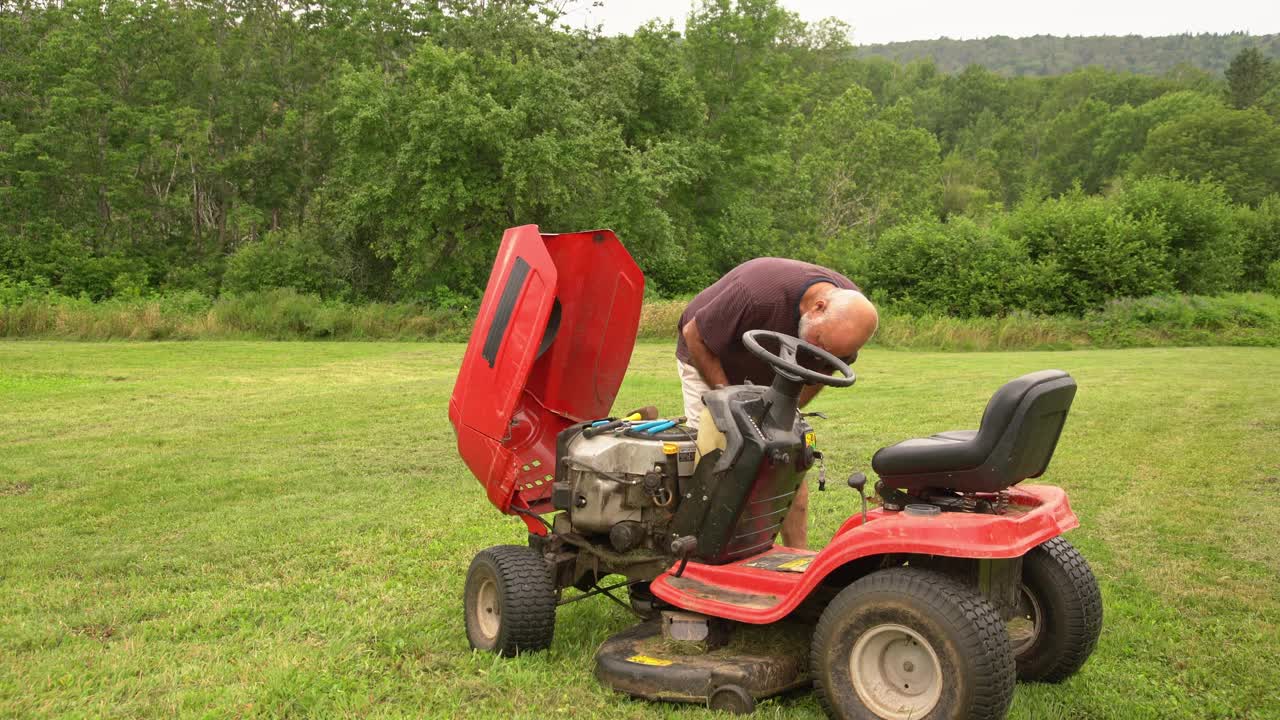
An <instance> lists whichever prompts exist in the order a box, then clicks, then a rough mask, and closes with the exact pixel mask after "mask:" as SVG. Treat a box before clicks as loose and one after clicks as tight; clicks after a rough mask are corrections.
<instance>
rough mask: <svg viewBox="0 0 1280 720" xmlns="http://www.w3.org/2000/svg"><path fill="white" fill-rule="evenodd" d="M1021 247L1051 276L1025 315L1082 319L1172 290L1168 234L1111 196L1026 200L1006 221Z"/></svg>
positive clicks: (1152, 219)
mask: <svg viewBox="0 0 1280 720" xmlns="http://www.w3.org/2000/svg"><path fill="white" fill-rule="evenodd" d="M1001 227H1002V228H1003V230H1004V231H1005V232H1006V233H1008V235H1009V236H1010V237H1012V238H1014V239H1015V240H1018V241H1020V242H1022V243H1023V244H1024V245H1025V247H1026V249H1027V251H1028V253H1029V256H1030V258H1031V260H1032V261H1033V262H1036V263H1039V264H1040V266H1041V267H1040V269H1039V271H1038V272H1039V273H1043V275H1042V276H1041V277H1044V278H1046V279H1045V280H1044V281H1043V282H1041V283H1040V284H1039V290H1040V291H1039V292H1038V293H1036V294H1033V295H1031V296H1029V298H1028V302H1027V304H1026V305H1025V307H1026V309H1028V310H1033V311H1036V312H1046V313H1058V312H1073V313H1079V312H1083V311H1086V310H1090V309H1093V308H1097V307H1100V306H1101V305H1102V304H1103V303H1104V302H1106V301H1107V300H1110V299H1112V298H1117V297H1136V296H1142V295H1151V294H1155V293H1164V292H1169V291H1170V290H1172V289H1173V282H1172V279H1171V276H1170V273H1169V271H1168V269H1167V267H1166V258H1167V249H1166V248H1167V245H1168V231H1167V230H1166V229H1165V227H1164V225H1163V224H1162V222H1161V221H1160V219H1159V218H1158V217H1155V216H1153V215H1151V214H1146V215H1140V216H1134V215H1130V214H1126V213H1125V212H1124V211H1123V210H1122V209H1121V208H1120V207H1118V206H1117V205H1116V204H1115V203H1114V202H1112V201H1111V200H1109V199H1107V198H1101V197H1091V196H1086V195H1084V194H1083V193H1082V192H1080V191H1079V189H1077V190H1074V191H1072V192H1070V193H1068V194H1066V195H1064V196H1062V197H1061V198H1057V199H1052V200H1043V201H1039V202H1028V203H1024V204H1022V205H1021V206H1019V207H1018V208H1017V209H1016V210H1015V211H1014V212H1012V213H1010V214H1009V215H1008V216H1007V217H1005V218H1004V219H1003V222H1002V223H1001Z"/></svg>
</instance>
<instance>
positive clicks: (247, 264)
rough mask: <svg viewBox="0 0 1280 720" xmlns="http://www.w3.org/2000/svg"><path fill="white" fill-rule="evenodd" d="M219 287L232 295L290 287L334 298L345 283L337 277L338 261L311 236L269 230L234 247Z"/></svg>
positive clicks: (344, 286)
mask: <svg viewBox="0 0 1280 720" xmlns="http://www.w3.org/2000/svg"><path fill="white" fill-rule="evenodd" d="M222 287H223V290H225V291H227V292H230V293H235V294H238V293H246V292H254V291H258V290H269V289H272V288H292V289H294V290H297V291H298V292H300V293H314V294H317V295H321V296H324V297H335V296H341V295H343V294H344V293H345V291H346V290H347V288H348V285H347V283H346V282H345V281H344V280H343V279H342V278H341V277H340V276H339V271H338V264H337V262H336V261H335V260H334V259H333V257H332V256H330V255H329V254H328V253H327V252H326V251H325V249H324V247H322V246H321V244H320V242H319V241H318V240H317V239H316V238H315V237H314V236H313V235H311V234H309V233H304V232H299V231H293V230H291V231H280V232H274V233H268V234H267V235H266V236H264V237H263V238H262V239H261V240H258V241H255V242H250V243H246V244H244V245H242V246H241V247H240V248H239V249H237V250H236V251H235V253H234V254H233V255H231V257H230V258H229V259H228V260H227V271H226V274H225V275H223V277H222Z"/></svg>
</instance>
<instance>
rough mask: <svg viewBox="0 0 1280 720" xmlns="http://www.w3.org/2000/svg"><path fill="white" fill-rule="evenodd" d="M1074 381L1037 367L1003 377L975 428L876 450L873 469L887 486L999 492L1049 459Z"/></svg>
mask: <svg viewBox="0 0 1280 720" xmlns="http://www.w3.org/2000/svg"><path fill="white" fill-rule="evenodd" d="M1075 395H1076V381H1075V380H1073V379H1072V378H1071V376H1070V375H1068V374H1067V373H1065V372H1063V371H1061V370H1041V371H1040V372H1034V373H1030V374H1028V375H1023V376H1022V377H1020V378H1018V379H1016V380H1011V381H1009V382H1007V383H1005V385H1004V387H1001V388H1000V389H999V390H997V391H996V394H995V395H993V396H991V401H990V402H988V403H987V409H986V411H985V412H983V414H982V422H981V424H980V425H979V427H978V429H977V430H952V431H950V432H944V433H938V434H937V435H932V436H930V437H927V438H916V439H913V440H904V441H902V442H900V443H897V444H896V445H890V446H888V447H885V448H881V449H880V450H879V451H878V452H877V453H876V454H875V456H873V457H872V458H871V467H872V468H874V469H875V471H876V473H877V474H879V475H880V478H881V479H882V480H883V481H884V483H885V485H888V486H890V487H895V488H902V489H906V490H909V491H913V490H922V489H924V488H936V489H948V490H956V491H959V492H997V491H999V490H1003V489H1005V488H1007V487H1009V486H1010V485H1014V484H1016V483H1018V482H1021V481H1022V480H1025V479H1027V478H1034V477H1040V475H1041V474H1043V473H1044V471H1045V468H1046V467H1048V465H1049V459H1050V458H1052V457H1053V450H1054V448H1055V447H1056V446H1057V444H1058V436H1059V435H1061V434H1062V426H1063V424H1064V423H1065V422H1066V420H1067V411H1068V410H1070V409H1071V401H1072V400H1073V399H1074V398H1075Z"/></svg>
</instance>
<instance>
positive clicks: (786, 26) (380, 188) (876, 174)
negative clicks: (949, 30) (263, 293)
mask: <svg viewBox="0 0 1280 720" xmlns="http://www.w3.org/2000/svg"><path fill="white" fill-rule="evenodd" d="M561 7H562V4H561V3H557V2H551V1H550V0H516V1H514V2H501V3H494V2H483V1H482V0H451V1H450V2H447V3H435V2H421V1H419V0H410V1H409V2H403V3H373V4H370V3H351V2H346V1H345V0H344V1H343V2H339V3H322V4H319V5H296V4H288V3H277V2H256V1H255V2H248V3H232V4H226V3H216V2H209V1H207V0H197V1H196V2H189V3H152V2H146V3H138V2H133V1H132V0H106V1H105V2H101V3H86V2H80V1H79V0H77V1H76V2H68V3H30V2H22V3H8V4H4V5H2V6H0V47H3V48H4V49H5V52H3V53H0V275H3V276H5V277H8V278H9V279H10V280H11V282H12V283H19V282H26V283H28V284H29V285H30V286H31V287H42V288H48V289H49V290H53V291H56V292H57V293H58V294H59V295H61V296H66V297H75V298H79V297H81V296H83V297H85V298H88V299H90V300H95V301H100V300H103V299H108V298H118V299H121V300H127V301H135V300H137V301H144V300H147V299H148V298H154V297H157V296H169V295H172V294H174V293H177V292H180V291H188V290H189V291H194V292H197V293H199V294H201V295H203V296H216V295H217V294H219V293H220V292H228V293H245V292H254V291H258V290H267V289H272V288H295V289H297V290H298V291H299V292H300V293H301V294H302V295H318V296H320V297H323V298H327V299H335V298H342V299H345V300H349V301H352V302H369V301H401V302H404V301H407V302H427V303H429V304H431V305H432V306H436V304H437V303H436V301H437V300H440V299H443V301H444V302H446V303H449V304H456V305H465V304H466V303H468V302H474V300H475V299H476V298H477V297H478V295H479V293H480V291H481V289H482V288H483V287H484V284H485V281H486V278H487V276H488V272H489V267H490V265H491V263H492V259H493V255H494V252H495V249H496V246H497V243H498V241H499V238H500V237H501V235H502V232H503V230H505V229H506V228H508V227H511V226H514V225H521V224H527V223H535V224H538V225H539V226H541V227H543V228H545V229H546V230H547V231H561V230H566V229H582V228H590V227H610V228H613V229H614V230H616V231H617V232H618V234H619V235H620V237H622V238H623V240H624V241H625V242H626V244H627V247H628V250H629V251H630V252H631V254H632V255H633V256H634V257H635V258H636V260H637V262H638V263H639V264H640V266H641V268H642V269H643V270H644V271H645V274H646V277H647V279H648V289H649V292H650V293H656V294H657V295H679V294H687V293H692V292H696V291H697V290H699V289H701V288H702V287H704V286H705V285H706V284H708V283H709V282H712V281H714V279H715V278H716V277H718V276H719V275H720V274H721V273H723V272H725V271H726V270H728V269H729V268H730V267H732V266H733V265H735V264H737V263H739V262H741V261H743V260H746V259H748V258H752V257H758V256H761V255H770V254H772V255H787V256H791V257H798V258H803V259H808V260H813V261H817V262H822V263H826V264H828V265H831V266H834V267H839V268H842V269H846V270H848V271H849V272H850V273H853V274H854V275H855V279H857V280H859V281H860V282H863V283H865V284H868V285H870V284H871V281H872V280H873V278H868V277H859V276H858V274H859V273H860V272H861V271H862V270H861V269H862V268H863V267H864V266H868V267H870V266H874V267H875V268H876V272H879V273H881V275H880V276H883V277H884V278H885V282H887V283H890V284H891V285H892V291H890V290H889V289H887V288H883V289H880V292H881V294H884V295H885V296H890V295H903V296H910V297H912V298H914V299H913V300H912V302H913V303H918V304H919V306H920V307H922V308H924V307H928V308H931V310H930V311H931V312H952V313H962V314H966V315H967V314H972V313H974V312H998V313H1011V312H1014V311H1016V310H1018V309H1023V310H1033V311H1055V312H1056V311H1059V310H1062V311H1068V310H1069V311H1071V312H1083V311H1086V310H1088V309H1090V308H1096V307H1098V306H1099V305H1100V304H1101V303H1104V302H1105V301H1107V300H1108V299H1110V298H1112V297H1115V296H1116V294H1117V293H1119V294H1131V293H1143V292H1151V291H1155V290H1164V289H1172V288H1174V287H1177V288H1186V289H1192V290H1197V291H1207V292H1222V291H1227V290H1236V289H1246V288H1258V287H1262V286H1263V285H1264V281H1265V278H1264V275H1265V267H1266V266H1267V264H1268V263H1269V262H1271V261H1272V260H1274V259H1275V257H1276V254H1275V253H1274V252H1273V251H1272V248H1273V247H1274V237H1275V232H1274V230H1273V227H1274V225H1273V224H1272V222H1271V220H1270V219H1269V218H1272V217H1273V216H1274V214H1275V209H1274V205H1272V206H1266V207H1265V208H1264V206H1263V204H1264V201H1265V198H1267V197H1269V196H1271V195H1273V194H1275V193H1278V192H1280V175H1278V174H1277V173H1280V155H1277V153H1280V127H1278V126H1277V120H1276V119H1277V118H1280V100H1278V99H1277V98H1280V95H1278V94H1277V93H1280V88H1278V87H1275V82H1274V80H1275V77H1274V75H1275V73H1272V72H1270V71H1269V70H1267V68H1268V67H1272V66H1273V65H1274V63H1272V62H1271V61H1269V60H1266V59H1265V58H1266V56H1268V55H1273V54H1275V52H1274V50H1275V43H1276V38H1277V37H1278V36H1248V35H1234V34H1233V35H1228V36H1194V37H1193V36H1178V37H1175V38H1164V39H1142V38H1132V37H1130V38H1106V39H1097V38H1072V39H1058V38H1039V39H1034V38H1033V39H1026V40H1019V41H1010V40H1008V39H1007V38H1006V39H992V40H991V41H988V42H986V43H985V44H984V43H978V44H972V43H955V42H953V41H941V42H940V43H939V44H938V47H942V48H944V49H945V48H959V49H961V50H962V51H963V52H969V50H973V49H975V48H988V50H990V48H998V52H995V51H991V52H988V50H983V51H982V53H985V54H978V55H975V54H972V53H971V54H969V55H966V56H965V58H966V60H965V62H964V63H963V64H961V65H953V64H952V60H951V59H948V58H950V57H951V56H939V57H940V59H939V60H938V61H936V62H935V61H933V60H915V61H911V62H909V63H907V64H905V65H897V64H894V63H893V62H890V61H887V60H884V59H882V58H869V59H859V58H858V55H859V52H861V51H859V50H857V49H855V48H854V47H853V46H852V45H851V44H850V40H849V32H850V30H849V28H848V27H847V26H845V25H843V24H841V23H839V22H838V21H834V20H822V21H818V22H806V21H804V20H802V19H801V18H800V17H799V16H798V15H797V14H795V13H793V12H791V11H789V10H787V9H786V8H785V7H783V5H781V4H780V3H779V2H778V1H777V0H736V1H735V0H700V1H699V2H697V3H695V4H694V5H693V6H692V8H691V12H690V14H689V17H688V18H687V22H686V23H685V24H684V30H683V32H680V31H676V30H675V29H674V26H673V25H672V24H670V23H666V24H664V23H659V22H652V23H650V24H648V25H645V26H643V27H641V28H640V29H639V30H637V31H636V32H635V33H633V34H632V35H630V36H620V37H605V36H602V35H600V34H598V33H597V32H594V31H588V30H574V29H572V27H570V26H569V25H567V24H566V23H565V20H566V18H563V17H562V16H561ZM1251 46H1257V47H1258V48H1259V51H1260V53H1261V54H1257V53H1240V51H1241V50H1243V49H1245V48H1246V47H1251ZM1046 48H1048V50H1047V51H1048V52H1050V56H1049V57H1047V58H1040V57H1037V58H1036V59H1035V60H1034V61H1029V60H1028V53H1033V54H1034V53H1041V54H1043V52H1042V51H1045V49H1046ZM1171 48H1173V50H1171ZM1174 50H1176V51H1177V52H1176V53H1174V52H1173V51H1174ZM948 52H949V51H948ZM1117 54H1119V55H1124V56H1125V57H1129V56H1132V60H1131V61H1126V62H1131V64H1132V67H1131V69H1134V70H1138V71H1141V72H1147V73H1154V72H1159V73H1160V74H1159V75H1158V76H1155V75H1135V74H1131V73H1128V72H1116V71H1111V70H1106V69H1103V68H1102V67H1097V66H1096V65H1098V64H1102V65H1106V64H1108V62H1109V61H1110V60H1112V59H1114V58H1115V56H1116V55H1117ZM1171 54H1179V55H1180V56H1182V57H1184V59H1189V60H1190V59H1194V58H1196V57H1200V56H1204V57H1205V58H1209V59H1210V60H1211V61H1207V62H1208V64H1207V65H1205V66H1206V67H1211V68H1212V69H1214V71H1215V72H1218V71H1220V70H1223V69H1225V68H1226V64H1225V63H1226V59H1227V58H1229V57H1230V56H1231V55H1238V57H1237V62H1236V64H1235V69H1234V70H1232V71H1231V72H1230V73H1229V74H1228V75H1227V76H1225V77H1224V76H1222V75H1211V74H1207V73H1205V72H1198V71H1194V70H1191V69H1188V68H1187V67H1182V68H1179V69H1174V70H1170V71H1168V72H1165V69H1164V68H1165V65H1166V62H1165V59H1166V58H1167V57H1168V56H1170V55H1171ZM1219 56H1220V57H1221V63H1219V62H1218V61H1217V60H1212V58H1213V57H1219ZM1260 58H1261V59H1260ZM1028 62H1030V65H1028ZM1082 64H1084V65H1090V67H1079V66H1080V65H1082ZM1013 66H1016V67H1013ZM1011 69H1012V70H1013V71H1015V72H1017V73H1042V74H1043V73H1048V74H1051V75H1053V76H1051V77H1042V78H1035V79H1032V78H1027V77H1008V76H1007V75H1006V74H1005V73H1007V72H1008V71H1010V70H1011ZM1246 90H1247V93H1246V92H1245V91H1246ZM1233 93H1234V94H1233ZM1242 93H1244V94H1242ZM1245 95H1247V98H1246V99H1247V100H1248V104H1249V107H1248V108H1247V109H1243V110H1241V109H1234V108H1233V107H1231V106H1229V105H1228V104H1226V103H1224V102H1223V100H1222V98H1232V99H1233V102H1236V104H1240V103H1241V102H1243V101H1242V100H1241V98H1245ZM1237 96H1238V97H1237ZM1164 175H1177V176H1179V177H1184V178H1188V179H1190V180H1192V181H1197V182H1198V181H1206V180H1212V181H1214V182H1216V183H1219V184H1220V185H1221V187H1222V188H1224V190H1225V192H1226V193H1227V196H1228V197H1229V198H1230V199H1231V200H1232V201H1233V202H1235V203H1237V204H1238V205H1237V206H1236V207H1234V208H1231V212H1230V213H1227V214H1229V215H1230V218H1226V219H1224V218H1225V217H1226V216H1225V215H1224V213H1223V211H1222V208H1221V207H1220V206H1221V203H1220V202H1219V199H1214V198H1209V199H1206V198H1205V196H1204V193H1203V192H1200V191H1193V190H1187V189H1185V188H1181V186H1178V187H1175V188H1173V189H1174V190H1175V192H1173V196H1175V197H1176V198H1178V200H1177V202H1184V201H1185V202H1187V203H1190V204H1191V205H1192V207H1189V208H1186V209H1179V208H1173V207H1170V206H1169V203H1168V202H1166V203H1163V204H1160V203H1156V200H1155V199H1151V200H1150V202H1151V203H1156V204H1158V205H1160V207H1159V213H1156V212H1155V211H1154V210H1152V211H1151V215H1152V218H1155V219H1147V218H1145V216H1140V213H1137V212H1136V211H1134V212H1129V211H1127V210H1123V209H1121V210H1116V209H1115V207H1114V202H1113V201H1111V200H1106V199H1099V198H1100V196H1103V195H1107V194H1115V193H1121V194H1123V193H1126V192H1127V188H1129V187H1132V186H1137V187H1142V186H1141V185H1136V184H1139V183H1141V182H1143V179H1144V178H1147V177H1151V176H1164ZM1075 188H1079V190H1078V191H1077V190H1075ZM1084 195H1090V196H1095V198H1094V199H1091V200H1085V199H1084ZM1131 202H1137V200H1132V201H1131ZM1170 202H1173V201H1170ZM1046 203H1047V204H1046ZM1054 203H1057V204H1054ZM1149 204H1150V203H1149ZM1018 208H1023V209H1018ZM1025 208H1040V210H1034V211H1033V210H1028V209H1025ZM1206 208H1207V209H1206ZM1011 210H1012V211H1013V217H1005V216H1006V215H1007V214H1008V213H1009V212H1010V211H1011ZM1077 212H1078V213H1079V217H1076V218H1072V217H1069V215H1071V214H1072V213H1077ZM1037 213H1039V215H1037ZM1033 215H1035V216H1036V217H1037V218H1038V219H1037V220H1036V221H1035V222H1032V220H1031V217H1032V216H1033ZM1049 215H1052V218H1051V219H1046V218H1047V217H1048V216H1049ZM1157 215H1158V216H1159V217H1156V216H1157ZM1041 216H1044V217H1041ZM958 217H965V218H970V219H971V220H973V223H971V224H967V223H965V222H956V223H955V224H952V223H951V219H954V218H958ZM929 218H937V219H942V220H947V222H943V223H939V222H932V221H930V220H929ZM1171 218H1172V219H1171ZM1188 218H1191V219H1196V218H1199V219H1196V220H1194V222H1193V221H1192V220H1191V219H1188ZM1204 218H1209V219H1208V220H1204V221H1203V222H1205V223H1208V226H1210V227H1212V228H1214V230H1213V232H1212V233H1211V234H1210V235H1207V236H1200V235H1195V233H1196V232H1199V230H1195V229H1194V228H1198V227H1201V226H1200V225H1197V223H1201V220H1203V219H1204ZM1148 222H1154V223H1157V224H1160V225H1161V227H1165V226H1166V225H1167V226H1169V227H1167V228H1166V230H1167V231H1168V232H1169V233H1172V235H1171V236H1170V237H1169V238H1168V242H1169V243H1170V246H1169V248H1168V253H1167V254H1165V255H1164V256H1163V259H1161V256H1160V250H1159V248H1158V247H1157V246H1158V245H1159V242H1156V241H1155V240H1154V239H1152V238H1154V235H1153V233H1155V234H1158V232H1157V231H1156V230H1155V229H1154V226H1151V227H1148V226H1147V225H1146V224H1144V223H1148ZM1179 223H1181V224H1180V225H1179ZM1202 224H1203V223H1202ZM1173 225H1177V227H1173ZM1023 226H1026V227H1028V228H1031V230H1028V232H1029V233H1030V234H1027V235H1019V234H1017V232H1014V231H1013V230H1011V228H1013V229H1014V230H1017V229H1019V228H1022V227H1023ZM898 227H903V228H904V229H903V230H902V231H901V233H899V234H897V235H893V236H892V237H890V238H889V240H888V241H886V242H881V240H882V239H883V238H885V237H886V236H888V235H889V234H890V233H892V232H893V231H894V230H895V228H898ZM1178 228H1183V229H1185V228H1193V230H1187V231H1186V232H1184V233H1183V234H1182V235H1178V234H1177V233H1179V232H1183V230H1180V229H1178ZM1113 231H1114V232H1115V233H1118V234H1119V236H1118V237H1114V238H1113V237H1110V236H1109V233H1112V232H1113ZM1019 232H1021V231H1020V230H1019ZM1187 233H1191V234H1187ZM931 234H936V235H938V236H939V237H943V238H944V240H942V241H941V242H942V246H941V247H940V248H938V249H937V250H936V253H935V254H929V253H928V252H926V248H925V247H924V244H925V241H924V238H926V237H928V236H930V235H931ZM1196 238H1201V239H1196ZM1203 238H1209V239H1203ZM908 239H910V241H908ZM969 242H973V243H976V246H975V247H973V248H966V247H965V246H964V245H965V243H969ZM1220 243H1221V244H1222V246H1221V247H1218V244H1220ZM1237 245H1239V247H1237ZM886 248H897V249H899V250H901V252H903V253H905V254H906V256H905V257H903V258H897V259H894V258H891V257H889V256H888V254H887V253H888V252H889V250H887V249H886ZM1018 248H1021V251H1022V252H1025V253H1026V256H1027V258H1028V261H1027V262H1028V263H1029V265H1028V266H1027V268H1022V270H1021V271H1020V272H1016V273H1012V274H1008V275H1003V276H990V277H1001V278H1005V277H1007V278H1009V280H1008V283H1007V284H1008V285H1009V286H1008V287H999V288H990V289H982V290H981V291H980V290H979V288H978V287H977V285H978V283H976V282H974V281H972V280H969V281H961V280H956V281H954V283H953V285H954V286H953V287H946V288H944V287H942V286H941V284H940V282H941V281H940V280H937V279H936V278H926V277H925V276H923V275H918V274H917V275H910V276H901V277H900V276H896V275H892V273H889V270H888V269H889V268H893V267H895V266H897V267H905V266H907V265H909V264H910V262H911V261H912V260H919V259H924V258H927V259H928V260H929V262H930V263H932V264H933V266H937V267H942V266H943V265H945V263H946V262H948V258H949V259H951V260H954V262H956V263H959V264H960V265H961V266H963V267H966V268H972V269H973V272H978V273H982V272H986V271H985V270H983V267H985V266H984V265H982V263H984V262H987V261H988V260H990V259H991V258H992V257H994V256H1001V257H1003V255H1001V253H1005V252H1006V251H1007V252H1014V253H1016V252H1019V250H1018ZM1130 249H1133V250H1135V252H1138V256H1137V257H1129V256H1128V255H1127V254H1126V253H1128V251H1129V250H1130ZM1153 253H1154V254H1153ZM868 254H870V255H868ZM1235 258H1242V259H1241V260H1240V262H1241V263H1242V264H1243V272H1240V271H1237V270H1235V269H1233V267H1234V264H1235V263H1236V260H1235ZM993 262H994V261H993ZM1001 262H1003V261H1001ZM1028 268H1030V269H1028ZM1148 271H1149V272H1148ZM1202 271H1203V277H1200V276H1199V274H1201V273H1202ZM1143 273H1146V278H1147V279H1146V280H1141V281H1140V280H1138V279H1137V278H1138V277H1139V276H1140V275H1142V274H1143ZM940 274H941V275H942V276H944V277H950V276H954V275H956V274H957V273H956V272H950V273H948V272H941V273H940ZM880 276H877V277H880ZM982 277H988V275H982ZM1170 278H1172V280H1170ZM917 281H919V282H922V283H924V285H923V286H921V287H915V286H914V285H913V284H912V283H915V282H917ZM990 283H995V284H1003V283H1004V280H1002V279H1001V280H994V279H993V280H991V281H990ZM1028 288H1032V289H1028Z"/></svg>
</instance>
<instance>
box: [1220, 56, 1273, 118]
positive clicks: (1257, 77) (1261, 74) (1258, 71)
mask: <svg viewBox="0 0 1280 720" xmlns="http://www.w3.org/2000/svg"><path fill="white" fill-rule="evenodd" d="M1275 73H1276V68H1275V66H1274V63H1273V61H1272V60H1271V59H1270V58H1268V57H1266V56H1265V55H1263V54H1262V53H1260V52H1258V49H1257V48H1245V49H1244V50H1241V51H1240V52H1239V53H1238V54H1237V55H1236V56H1235V57H1234V58H1232V59H1231V65H1230V66H1228V67H1227V70H1226V72H1225V73H1224V74H1225V75H1226V77H1227V97H1228V98H1229V99H1230V101H1231V105H1232V106H1233V107H1235V108H1237V109H1239V110H1243V109H1245V108H1247V107H1249V106H1250V105H1253V104H1254V103H1256V102H1258V100H1260V99H1262V96H1263V95H1264V94H1266V92H1267V90H1269V89H1270V87H1271V85H1272V84H1273V83H1274V82H1275V81H1276V78H1275Z"/></svg>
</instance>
